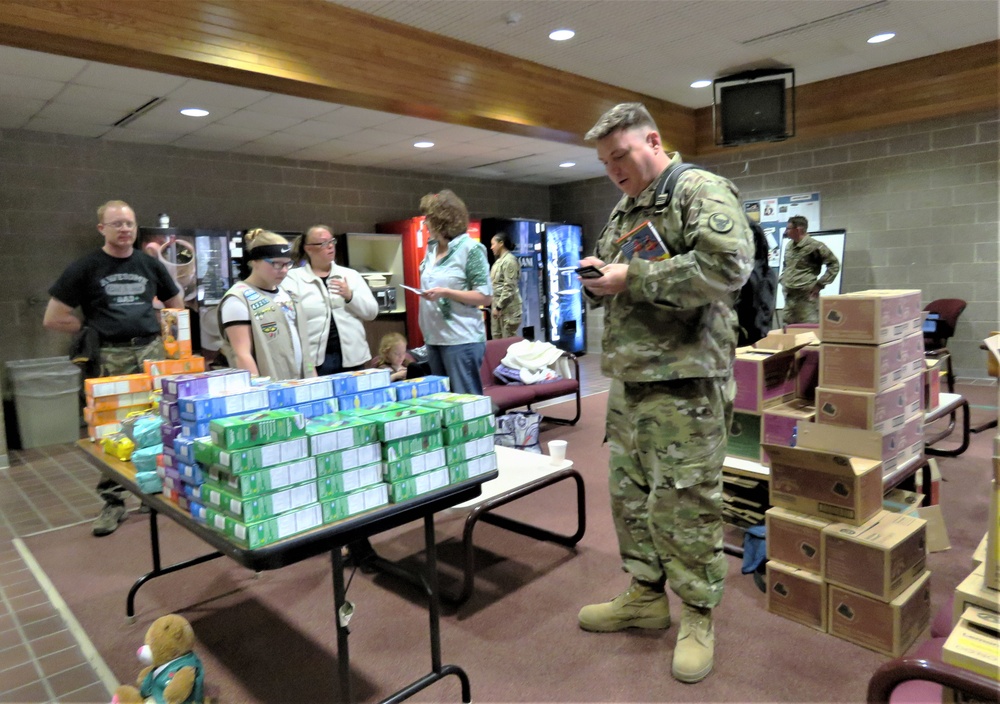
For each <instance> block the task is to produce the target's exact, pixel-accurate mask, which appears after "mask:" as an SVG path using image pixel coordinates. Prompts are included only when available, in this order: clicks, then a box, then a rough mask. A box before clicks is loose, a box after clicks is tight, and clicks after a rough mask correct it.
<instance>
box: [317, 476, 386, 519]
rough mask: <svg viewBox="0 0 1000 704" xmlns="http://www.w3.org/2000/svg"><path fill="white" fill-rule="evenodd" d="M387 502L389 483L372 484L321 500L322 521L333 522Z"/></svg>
mask: <svg viewBox="0 0 1000 704" xmlns="http://www.w3.org/2000/svg"><path fill="white" fill-rule="evenodd" d="M388 503H389V485H388V484H373V485H372V486H367V487H364V488H362V489H358V490H356V491H352V492H351V493H349V494H344V495H343V496H338V497H337V498H335V499H332V500H327V501H323V502H321V505H322V507H323V523H335V522H337V521H342V520H344V519H345V518H350V517H351V516H356V515H358V514H359V513H364V512H365V511H371V510H372V509H375V508H379V507H381V506H385V505H386V504H388Z"/></svg>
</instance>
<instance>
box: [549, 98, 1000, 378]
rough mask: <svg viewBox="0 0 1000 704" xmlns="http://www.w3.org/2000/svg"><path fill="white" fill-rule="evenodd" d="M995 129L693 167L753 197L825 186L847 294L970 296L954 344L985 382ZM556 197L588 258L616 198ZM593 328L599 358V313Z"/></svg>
mask: <svg viewBox="0 0 1000 704" xmlns="http://www.w3.org/2000/svg"><path fill="white" fill-rule="evenodd" d="M998 126H1000V120H998V115H997V113H996V112H992V113H981V114H972V115H965V116H960V117H952V118H945V119H938V120H928V121H924V122H916V123H912V124H908V125H901V126H897V127H892V128H885V129H879V130H873V131H870V132H858V133H853V134H849V135H839V136H836V137H827V138H822V139H814V140H809V141H804V142H801V143H789V144H776V145H764V146H756V147H748V148H743V149H731V150H726V151H724V152H722V153H720V154H717V155H712V156H708V157H705V158H698V159H694V161H695V162H696V163H698V164H699V165H702V166H705V167H706V168H709V169H712V170H714V171H716V172H717V173H720V174H722V175H724V176H726V177H727V178H730V179H732V180H733V181H734V182H735V183H736V185H737V186H738V187H739V189H740V192H741V194H742V196H743V197H744V198H747V199H755V198H761V197H764V196H773V195H785V194H793V193H801V192H812V191H818V192H819V193H820V196H821V206H820V212H821V217H822V226H823V228H824V229H832V228H844V229H846V230H847V241H846V251H845V255H844V262H843V267H844V272H843V290H844V292H850V291H860V290H863V289H868V288H919V289H921V290H922V291H923V300H924V302H925V303H927V302H929V301H932V300H934V299H937V298H962V299H965V300H966V301H968V304H969V305H968V308H967V309H966V310H965V312H964V313H963V314H962V317H961V319H960V321H959V326H958V331H957V333H956V335H955V337H954V338H952V341H951V343H950V345H949V347H950V349H951V350H952V352H953V354H954V357H955V370H956V373H957V374H959V375H961V376H963V377H974V378H987V375H986V368H985V364H986V362H985V359H986V358H985V352H983V351H982V350H980V349H979V343H980V341H981V340H982V339H983V338H985V337H986V336H987V335H988V334H989V332H990V330H995V329H996V327H997V321H998V320H1000V304H998V300H1000V281H998V278H1000V276H998V273H1000V257H998V241H1000V234H998V215H997V204H998V178H997V170H998V169H997V165H998V163H997V162H998V141H997V140H998ZM595 158H596V157H595ZM551 190H552V217H553V219H554V220H568V221H571V222H580V223H582V224H583V225H584V234H585V237H586V239H587V245H586V251H588V252H589V251H591V250H592V249H593V246H594V243H595V241H596V238H597V236H598V235H599V234H600V232H601V229H602V228H603V226H604V223H605V222H606V220H607V216H608V214H609V213H610V211H611V209H612V208H613V207H614V204H615V203H616V202H617V200H618V197H619V195H620V194H619V192H618V191H617V189H616V188H615V187H614V185H613V184H611V183H610V181H608V180H607V179H592V180H589V181H583V182H578V183H574V184H568V185H564V186H554V187H552V189H551ZM587 322H588V330H589V333H588V338H589V340H590V342H591V345H590V350H591V351H592V352H599V350H600V346H599V345H600V335H601V331H602V328H603V316H602V314H601V313H599V312H598V313H594V312H592V313H591V314H590V316H589V317H588V321H587Z"/></svg>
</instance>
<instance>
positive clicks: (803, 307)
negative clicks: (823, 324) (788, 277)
mask: <svg viewBox="0 0 1000 704" xmlns="http://www.w3.org/2000/svg"><path fill="white" fill-rule="evenodd" d="M781 320H782V322H784V323H785V325H788V324H789V323H818V322H819V296H817V297H815V298H814V297H813V296H812V290H811V289H795V288H786V289H785V307H784V308H783V309H782V312H781Z"/></svg>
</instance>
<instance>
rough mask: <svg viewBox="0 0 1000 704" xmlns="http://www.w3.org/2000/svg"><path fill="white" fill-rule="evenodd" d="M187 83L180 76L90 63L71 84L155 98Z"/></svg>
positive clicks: (185, 79)
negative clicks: (150, 95)
mask: <svg viewBox="0 0 1000 704" xmlns="http://www.w3.org/2000/svg"><path fill="white" fill-rule="evenodd" d="M187 81H188V79H187V78H183V77H181V76H169V75H167V74H165V73H156V72H155V71H143V70H141V69H136V68H126V67H124V66H112V65H110V64H101V63H97V62H90V63H88V64H87V67H86V68H84V69H83V71H81V72H80V75H78V76H77V77H76V78H74V79H73V83H77V84H79V85H82V86H93V87H94V88H111V89H113V90H119V91H124V92H129V93H151V94H152V95H155V96H161V95H166V94H167V93H169V92H171V91H173V90H176V89H178V88H180V87H181V86H182V85H184V84H185V83H186V82H187Z"/></svg>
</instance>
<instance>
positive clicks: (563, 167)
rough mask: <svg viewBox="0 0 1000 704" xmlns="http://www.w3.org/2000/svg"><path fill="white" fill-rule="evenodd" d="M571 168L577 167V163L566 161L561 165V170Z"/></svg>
mask: <svg viewBox="0 0 1000 704" xmlns="http://www.w3.org/2000/svg"><path fill="white" fill-rule="evenodd" d="M571 166H576V162H575V161H564V162H563V163H561V164H559V168H560V169H568V168H570V167H571Z"/></svg>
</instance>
